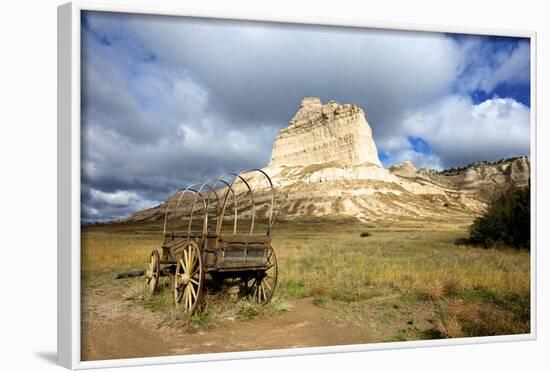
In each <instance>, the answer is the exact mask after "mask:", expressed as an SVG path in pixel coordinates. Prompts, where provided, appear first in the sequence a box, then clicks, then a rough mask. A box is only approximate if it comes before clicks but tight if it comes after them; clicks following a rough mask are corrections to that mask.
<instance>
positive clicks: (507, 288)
mask: <svg viewBox="0 0 550 372" xmlns="http://www.w3.org/2000/svg"><path fill="white" fill-rule="evenodd" d="M470 223H471V220H469V219H462V220H455V221H451V222H450V221H443V220H442V221H437V220H408V221H391V222H386V223H370V224H368V225H365V224H361V223H359V222H357V221H355V220H349V219H332V220H328V219H324V220H322V219H317V220H310V221H304V220H302V221H287V222H282V223H279V224H276V225H275V227H274V230H273V236H274V239H273V242H272V245H273V247H274V248H275V251H276V254H277V260H278V263H279V283H278V288H277V292H276V294H277V296H278V297H280V298H282V299H285V298H288V299H292V298H304V297H311V298H313V299H314V303H315V304H318V305H320V306H322V305H323V304H325V303H326V302H327V301H340V302H343V303H350V302H357V301H362V300H368V299H370V298H372V297H376V296H380V295H381V294H387V293H389V292H392V293H398V294H400V295H401V296H402V297H403V298H407V299H408V300H411V299H412V300H413V301H418V302H426V301H428V302H433V303H434V304H436V305H434V306H437V307H438V308H439V307H441V309H442V310H441V311H442V312H443V313H442V316H441V319H440V320H439V321H437V320H436V321H435V322H434V324H435V331H437V332H439V333H440V334H441V335H442V336H443V337H461V336H463V335H466V336H473V335H485V334H503V332H504V333H506V332H509V333H524V332H528V331H529V303H530V302H529V301H530V298H529V294H530V267H529V265H530V256H529V252H527V251H517V250H513V249H507V248H499V249H483V248H480V247H475V246H467V245H458V244H456V243H455V242H457V241H460V239H461V238H462V239H463V238H465V237H467V227H468V225H469V224H470ZM260 227H261V226H260ZM365 231H367V232H369V233H370V234H371V235H370V236H367V237H365V236H363V237H361V233H364V232H365ZM160 232H161V225H160V223H155V224H144V225H114V224H113V225H98V226H85V227H83V232H82V273H83V277H86V276H88V275H95V274H97V273H107V272H109V273H110V272H121V271H127V270H134V269H139V268H142V267H143V266H144V264H145V262H146V259H147V257H148V255H149V254H150V252H151V249H152V248H154V247H156V248H159V247H160V245H161V243H162V234H161V233H160ZM363 235H364V234H363ZM456 299H460V301H462V302H456V301H455V300H456ZM453 301H454V302H453ZM213 314H214V313H210V316H212V317H214V315H213ZM487 322H492V324H494V326H490V325H489V326H487V325H486V324H485V323H487Z"/></svg>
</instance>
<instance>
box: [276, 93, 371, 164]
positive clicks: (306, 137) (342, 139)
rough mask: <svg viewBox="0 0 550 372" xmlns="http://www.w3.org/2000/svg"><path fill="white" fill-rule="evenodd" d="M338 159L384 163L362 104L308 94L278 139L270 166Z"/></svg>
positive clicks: (350, 161) (355, 162)
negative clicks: (380, 158)
mask: <svg viewBox="0 0 550 372" xmlns="http://www.w3.org/2000/svg"><path fill="white" fill-rule="evenodd" d="M333 161H339V162H342V163H344V164H348V165H358V164H364V163H370V164H373V165H376V166H378V167H382V164H381V163H380V160H379V159H378V151H377V149H376V144H375V143H374V139H373V138H372V131H371V128H370V126H369V124H368V123H367V120H366V119H365V113H364V112H363V110H361V108H359V107H357V106H355V105H350V104H339V103H337V102H336V101H330V102H328V103H327V104H326V105H323V104H322V103H321V99H319V98H314V97H307V98H304V99H303V100H302V103H301V105H300V110H299V111H298V112H297V113H296V115H294V117H293V118H292V120H291V121H290V124H289V126H288V127H287V128H284V129H281V131H280V132H279V135H278V136H277V138H276V139H275V143H274V145H273V151H272V155H271V161H270V163H269V167H274V166H278V165H284V166H308V165H312V164H320V163H329V162H333Z"/></svg>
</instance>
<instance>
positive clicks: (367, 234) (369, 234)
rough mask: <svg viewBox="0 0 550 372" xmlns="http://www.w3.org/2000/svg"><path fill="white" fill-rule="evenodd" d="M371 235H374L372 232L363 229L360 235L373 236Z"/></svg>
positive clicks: (364, 236) (362, 236) (363, 236)
mask: <svg viewBox="0 0 550 372" xmlns="http://www.w3.org/2000/svg"><path fill="white" fill-rule="evenodd" d="M371 235H372V234H371V233H370V232H368V231H363V232H362V233H361V234H360V235H359V236H360V237H361V238H367V237H369V236H371Z"/></svg>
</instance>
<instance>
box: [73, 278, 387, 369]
mask: <svg viewBox="0 0 550 372" xmlns="http://www.w3.org/2000/svg"><path fill="white" fill-rule="evenodd" d="M130 280H132V279H130ZM134 280H135V279H134ZM124 282H125V281H115V282H114V283H112V282H110V283H109V282H105V283H103V284H101V285H96V286H95V287H94V288H92V289H88V291H89V292H88V293H90V295H89V296H88V297H87V298H86V299H85V301H84V302H83V322H82V359H83V360H100V359H113V358H136V357H149V356H160V355H181V354H202V353H215V352H226V351H248V350H265V349H281V348H299V347H311V346H328V345H342V344H356V343H368V342H373V341H376V339H377V338H378V337H377V336H378V335H375V334H373V332H372V330H371V329H370V328H369V327H357V326H356V325H354V324H352V323H351V322H334V321H333V318H334V316H331V314H330V313H329V312H328V310H327V309H323V308H320V307H317V306H315V305H313V304H312V302H311V300H310V299H300V300H296V301H294V302H293V303H292V307H291V309H290V310H289V311H288V312H286V313H283V314H281V315H276V316H269V317H259V318H256V319H253V320H249V321H239V320H234V321H229V322H227V323H226V324H225V325H223V326H221V327H216V328H214V329H209V330H200V331H198V332H196V333H192V334H190V333H185V332H183V331H180V330H178V329H176V328H174V327H166V326H162V327H159V326H158V324H159V319H158V317H157V315H156V314H155V313H153V312H151V311H148V310H146V309H144V308H141V307H139V306H129V304H128V302H127V301H125V300H124V295H125V292H126V291H127V290H128V285H127V284H125V283H124ZM126 283H127V281H126ZM377 300H378V299H374V302H376V301H377Z"/></svg>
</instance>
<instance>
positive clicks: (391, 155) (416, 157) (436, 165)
mask: <svg viewBox="0 0 550 372" xmlns="http://www.w3.org/2000/svg"><path fill="white" fill-rule="evenodd" d="M378 147H379V149H381V150H382V151H384V153H385V154H386V156H387V159H385V160H384V161H383V163H384V165H385V166H388V167H389V166H391V165H395V164H399V163H402V162H404V161H405V160H409V161H411V162H412V163H413V164H414V165H415V166H416V168H418V169H420V168H429V169H437V170H441V169H443V168H444V166H443V163H442V160H441V158H440V157H439V156H438V155H436V154H432V153H422V152H418V151H415V150H414V148H413V146H412V144H411V143H410V141H409V140H408V139H407V136H405V135H402V136H399V135H396V136H392V137H387V138H386V139H384V140H382V141H380V143H379V146H378Z"/></svg>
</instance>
